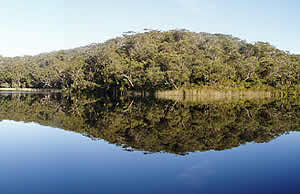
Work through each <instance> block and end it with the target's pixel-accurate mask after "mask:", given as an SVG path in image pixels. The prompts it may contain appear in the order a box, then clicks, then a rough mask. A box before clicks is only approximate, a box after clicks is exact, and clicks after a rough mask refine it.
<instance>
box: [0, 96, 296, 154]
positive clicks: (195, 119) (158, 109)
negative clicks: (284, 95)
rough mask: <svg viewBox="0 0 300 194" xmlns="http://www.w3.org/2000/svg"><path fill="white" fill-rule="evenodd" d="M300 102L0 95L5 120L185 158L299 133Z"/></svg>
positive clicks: (127, 148) (293, 99)
mask: <svg viewBox="0 0 300 194" xmlns="http://www.w3.org/2000/svg"><path fill="white" fill-rule="evenodd" d="M299 108H300V103H299V99H296V98H292V99H281V100H275V101H267V102H264V103H261V104H260V103H254V102H252V101H241V102H238V103H230V102H227V103H223V104H196V105H187V104H181V103H179V102H174V101H170V100H155V99H149V98H147V99H143V98H133V97H121V98H117V99H112V98H110V97H108V96H102V97H98V98H97V99H95V98H88V97H85V96H81V97H79V98H77V97H75V96H62V95H61V94H46V95H45V94H5V95H4V94H1V95H0V113H1V114H0V121H1V120H15V121H25V122H36V123H40V124H42V125H48V126H53V127H58V128H62V129H65V130H70V131H75V132H78V133H82V134H84V135H85V136H88V137H90V138H92V139H99V138H100V139H104V140H106V141H108V142H110V143H113V144H116V145H119V146H122V147H123V148H124V149H125V150H127V151H134V150H141V151H145V152H147V153H149V152H168V153H175V154H186V153H188V152H194V151H208V150H224V149H230V148H233V147H237V146H240V145H241V144H245V143H247V142H258V143H262V142H268V141H270V140H272V139H274V138H275V137H278V136H280V135H282V134H284V133H288V132H290V131H299V130H300V109H299Z"/></svg>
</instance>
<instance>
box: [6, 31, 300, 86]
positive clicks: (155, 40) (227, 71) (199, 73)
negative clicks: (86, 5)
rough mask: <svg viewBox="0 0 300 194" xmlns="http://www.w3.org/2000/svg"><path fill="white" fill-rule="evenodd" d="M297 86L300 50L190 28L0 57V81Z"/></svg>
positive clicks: (25, 83) (23, 83) (8, 83)
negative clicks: (297, 52) (37, 53)
mask: <svg viewBox="0 0 300 194" xmlns="http://www.w3.org/2000/svg"><path fill="white" fill-rule="evenodd" d="M201 86H212V87H223V88H224V87H225V88H229V87H230V88H235V87H239V88H251V87H256V88H261V87H263V88H265V87H271V88H276V89H299V88H300V56H299V55H291V54H289V53H287V52H284V51H281V50H279V49H276V48H275V47H273V46H272V45H270V44H268V43H264V42H257V43H255V44H250V43H247V42H246V41H242V40H240V39H238V38H235V37H232V36H229V35H223V34H208V33H194V32H188V31H186V30H171V31H166V32H162V31H146V32H144V33H132V32H130V33H125V34H123V36H122V37H118V38H115V39H111V40H108V41H106V42H105V43H101V44H92V45H88V46H86V47H81V48H76V49H72V50H64V51H57V52H51V53H45V54H40V55H37V56H24V57H14V58H7V57H0V87H1V88H55V89H73V90H81V89H95V88H102V89H105V90H109V89H111V88H117V89H121V90H124V89H130V90H155V89H172V88H174V89H175V88H180V87H201Z"/></svg>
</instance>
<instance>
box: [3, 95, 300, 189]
mask: <svg viewBox="0 0 300 194" xmlns="http://www.w3.org/2000/svg"><path fill="white" fill-rule="evenodd" d="M299 114H300V105H299V101H297V100H296V99H294V100H289V101H288V100H286V101H285V100H266V101H259V102H250V101H243V102H240V103H237V102H235V103H230V102H228V103H216V104H203V103H202V104H201V103H200V104H180V103H179V102H173V101H164V100H155V99H150V98H148V99H139V98H118V99H111V98H108V97H98V98H87V97H70V96H63V95H59V94H0V120H1V121H0V153H1V159H0V170H1V173H0V193H3V194H4V193H5V194H10V193H18V194H19V193H28V194H35V193H38V194H40V193H49V194H50V193H51V194H53V193H57V194H60V193H61V194H68V193H70V194H76V193H80V194H81V193H82V194H89V193H97V194H98V193H101V194H110V193H113V194H115V193H128V194H135V193H136V194H141V193H145V194H148V193H149V194H150V193H151V194H153V193H157V194H160V193H161V194H169V193H170V194H176V193H178V194H179V193H180V194H181V193H187V194H198V193H218V194H219V193H239V194H240V193H299V191H300V184H299V183H300V166H299V160H300V133H299V132H297V131H299V130H300V128H299V126H300V122H299V116H300V115H299Z"/></svg>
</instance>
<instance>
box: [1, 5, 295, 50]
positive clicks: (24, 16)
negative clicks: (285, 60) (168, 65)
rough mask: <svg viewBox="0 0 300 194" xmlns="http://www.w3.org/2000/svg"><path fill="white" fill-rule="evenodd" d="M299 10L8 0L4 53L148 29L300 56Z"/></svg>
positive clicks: (80, 43)
mask: <svg viewBox="0 0 300 194" xmlns="http://www.w3.org/2000/svg"><path fill="white" fill-rule="evenodd" d="M299 10H300V1H298V0H285V1H283V0H249V1H248V0H106V1H102V0H43V1H41V0H26V1H24V0H10V1H4V2H1V5H0V55H3V56H20V55H34V54H38V53H41V52H48V51H53V50H60V49H68V48H74V47H78V46H84V45H86V44H90V43H98V42H103V41H105V40H107V39H110V38H114V37H116V36H120V35H121V34H122V32H126V31H129V30H133V31H142V30H143V29H144V28H150V29H158V30H169V29H182V28H184V29H187V30H190V31H196V32H210V33H224V34H231V35H233V36H237V37H239V38H241V39H243V40H247V41H249V42H255V41H265V42H270V43H271V44H272V45H274V46H276V47H278V48H280V49H282V50H287V51H290V52H291V53H297V54H300V38H299V37H298V36H299V35H300V11H299Z"/></svg>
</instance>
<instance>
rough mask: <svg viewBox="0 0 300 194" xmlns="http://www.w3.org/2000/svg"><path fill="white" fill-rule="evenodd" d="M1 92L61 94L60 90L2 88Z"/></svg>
mask: <svg viewBox="0 0 300 194" xmlns="http://www.w3.org/2000/svg"><path fill="white" fill-rule="evenodd" d="M0 91H8V92H14V91H16V92H61V90H59V89H37V88H0Z"/></svg>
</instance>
